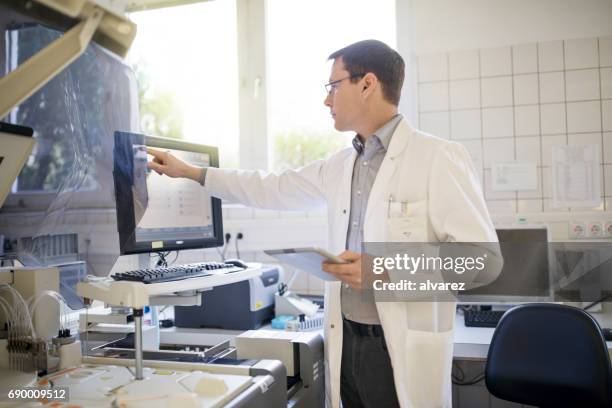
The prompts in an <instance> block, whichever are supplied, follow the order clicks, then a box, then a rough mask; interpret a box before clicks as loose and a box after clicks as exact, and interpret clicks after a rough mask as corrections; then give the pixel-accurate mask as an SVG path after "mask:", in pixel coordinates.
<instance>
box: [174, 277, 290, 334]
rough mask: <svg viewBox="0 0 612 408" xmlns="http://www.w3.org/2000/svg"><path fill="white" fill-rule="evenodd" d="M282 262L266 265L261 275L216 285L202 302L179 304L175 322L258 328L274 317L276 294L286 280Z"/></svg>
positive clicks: (227, 327)
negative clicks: (189, 304) (280, 284)
mask: <svg viewBox="0 0 612 408" xmlns="http://www.w3.org/2000/svg"><path fill="white" fill-rule="evenodd" d="M282 278H283V274H282V270H281V269H280V267H278V266H272V265H263V266H262V272H261V276H257V277H254V278H251V279H249V280H244V281H240V282H236V283H230V284H227V285H222V286H215V287H214V288H212V289H211V290H208V291H206V292H204V293H203V294H202V304H201V306H175V307H174V325H175V326H176V327H188V328H203V327H207V328H216V329H225V330H253V329H258V328H260V327H261V326H262V325H264V324H266V323H267V322H268V321H270V320H271V319H272V318H273V317H274V294H275V293H276V291H277V286H278V283H279V282H281V281H282Z"/></svg>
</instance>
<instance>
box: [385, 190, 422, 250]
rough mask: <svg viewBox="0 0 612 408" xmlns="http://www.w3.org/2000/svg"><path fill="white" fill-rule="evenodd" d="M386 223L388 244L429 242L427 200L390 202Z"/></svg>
mask: <svg viewBox="0 0 612 408" xmlns="http://www.w3.org/2000/svg"><path fill="white" fill-rule="evenodd" d="M386 222H387V225H386V226H387V239H386V240H387V242H408V241H412V242H427V241H428V239H427V237H428V231H427V228H428V224H427V200H421V201H415V202H399V201H392V200H389V202H388V211H387V220H386Z"/></svg>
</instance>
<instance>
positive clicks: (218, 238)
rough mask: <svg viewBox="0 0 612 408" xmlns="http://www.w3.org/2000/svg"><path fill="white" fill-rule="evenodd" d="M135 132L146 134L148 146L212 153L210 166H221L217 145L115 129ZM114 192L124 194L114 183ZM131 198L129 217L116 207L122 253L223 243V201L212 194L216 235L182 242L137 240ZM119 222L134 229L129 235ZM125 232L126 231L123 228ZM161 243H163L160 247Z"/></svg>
mask: <svg viewBox="0 0 612 408" xmlns="http://www.w3.org/2000/svg"><path fill="white" fill-rule="evenodd" d="M117 133H119V134H123V135H130V137H131V136H132V135H134V136H139V137H140V136H142V137H144V142H145V145H146V146H147V147H153V148H157V149H171V150H181V151H186V152H194V153H205V154H208V155H209V156H210V167H219V149H218V148H217V147H215V146H207V145H202V144H198V143H193V142H187V141H184V140H180V139H168V138H164V137H159V136H149V135H141V134H137V133H132V132H115V134H117ZM115 194H116V195H118V194H121V191H119V190H118V188H117V185H115ZM128 196H129V197H130V199H129V200H128V201H129V207H131V208H128V210H129V213H130V214H131V217H128V220H123V219H122V216H121V215H120V213H121V212H120V210H119V206H116V213H117V231H118V232H119V240H120V241H119V251H120V253H121V255H133V254H143V253H158V252H168V251H181V250H188V249H203V248H214V247H220V246H223V216H222V210H221V200H220V199H219V198H216V197H211V208H212V220H213V230H214V237H213V238H198V239H185V240H181V241H182V242H181V243H177V242H176V240H160V241H136V234H135V233H134V232H135V229H136V225H135V224H136V222H135V219H134V201H133V199H132V195H131V194H130V195H128ZM120 225H125V228H126V229H129V230H130V231H132V233H131V234H129V236H127V235H125V233H122V230H121V228H119V226H120ZM124 231H125V230H124ZM153 242H155V243H156V247H153ZM160 243H161V246H159V245H160Z"/></svg>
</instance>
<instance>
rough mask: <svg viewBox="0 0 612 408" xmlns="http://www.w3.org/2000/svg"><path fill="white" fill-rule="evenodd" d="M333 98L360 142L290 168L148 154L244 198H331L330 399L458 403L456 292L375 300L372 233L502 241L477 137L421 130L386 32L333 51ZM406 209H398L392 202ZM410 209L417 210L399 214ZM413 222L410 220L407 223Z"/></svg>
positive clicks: (156, 165)
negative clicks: (464, 142) (409, 117)
mask: <svg viewBox="0 0 612 408" xmlns="http://www.w3.org/2000/svg"><path fill="white" fill-rule="evenodd" d="M330 59H331V60H333V65H332V69H331V75H330V78H329V83H328V84H327V85H326V88H327V91H328V93H327V97H326V98H325V101H324V103H325V105H326V106H327V107H329V109H330V113H331V116H332V118H333V120H334V125H335V128H336V129H338V130H340V131H354V132H356V135H355V138H354V139H353V146H352V147H350V148H347V149H344V150H342V151H340V152H338V153H336V154H335V155H333V156H331V157H330V158H329V159H327V160H319V161H316V162H314V163H311V164H309V165H307V166H305V167H303V168H300V169H297V170H288V171H285V172H283V173H281V174H273V173H264V172H258V171H246V170H229V169H216V168H209V169H200V168H196V167H192V166H189V165H187V164H185V163H183V162H181V161H180V160H178V159H177V158H175V157H173V156H172V155H170V154H169V153H167V152H161V151H156V150H153V149H150V150H149V153H150V154H152V155H153V156H154V157H155V158H154V161H153V162H151V163H149V166H150V167H151V168H152V169H153V170H156V171H158V172H160V173H163V174H166V175H168V176H170V177H187V178H191V179H193V180H195V181H199V182H200V183H201V184H203V185H204V188H206V189H207V190H209V191H210V192H211V193H212V194H213V195H215V196H217V197H220V198H223V199H229V200H232V201H238V202H241V203H244V204H245V205H248V206H252V207H257V208H267V209H277V210H292V209H309V208H312V207H317V206H320V205H322V204H323V205H324V204H326V205H327V212H328V222H329V246H330V248H329V249H330V250H331V251H332V252H334V253H338V254H340V255H339V256H340V257H342V258H344V259H345V260H346V261H348V263H347V264H343V265H331V264H324V266H323V269H324V270H326V271H327V272H329V273H332V274H333V275H335V276H336V277H338V278H339V280H340V281H339V282H326V287H325V315H326V322H325V356H326V366H325V368H326V371H325V373H326V403H327V406H329V407H339V406H340V402H341V401H342V404H343V406H344V407H347V408H352V407H361V406H363V407H374V406H376V407H394V406H398V405H399V406H401V407H450V406H451V382H450V379H451V362H452V353H453V351H452V350H453V331H452V329H453V322H454V316H455V304H454V303H452V302H444V303H436V302H426V301H419V302H399V301H396V302H375V301H374V299H373V297H372V296H370V295H368V294H367V292H363V291H362V289H363V288H362V286H363V285H364V284H365V283H364V282H363V281H362V271H361V253H360V252H361V244H362V242H385V241H397V240H398V237H404V238H403V239H402V240H404V241H414V242H454V241H459V242H496V241H497V238H496V235H495V230H494V227H493V225H492V223H491V220H490V218H489V214H488V212H487V209H486V206H485V202H484V198H483V195H482V192H481V189H480V187H479V182H478V179H477V177H476V175H475V172H474V169H473V166H472V163H471V159H470V156H469V154H468V153H467V151H466V149H465V148H464V147H463V146H461V145H459V144H457V143H454V142H449V141H446V140H443V139H439V138H436V137H434V136H431V135H427V134H424V133H421V132H419V131H417V130H415V129H413V128H411V127H410V125H409V124H408V123H407V121H406V120H405V119H404V118H403V117H402V116H401V115H400V114H399V113H398V105H399V99H400V92H401V88H402V83H403V80H404V61H403V59H402V57H401V56H400V55H399V54H398V53H397V52H396V51H394V50H393V49H391V48H389V47H388V46H387V45H385V44H384V43H382V42H380V41H375V40H367V41H361V42H358V43H355V44H352V45H349V46H348V47H345V48H343V49H341V50H338V51H336V52H335V53H333V54H331V55H330ZM392 201H393V202H397V203H403V204H406V205H407V206H406V207H407V208H410V211H409V212H406V213H403V214H401V217H403V218H405V219H404V220H398V219H390V218H389V205H390V203H391V202H392ZM398 221H407V222H398ZM402 228H404V229H410V230H409V231H402Z"/></svg>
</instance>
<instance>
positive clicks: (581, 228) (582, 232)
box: [569, 221, 586, 239]
mask: <svg viewBox="0 0 612 408" xmlns="http://www.w3.org/2000/svg"><path fill="white" fill-rule="evenodd" d="M585 236H586V225H585V223H584V222H579V221H572V222H570V226H569V237H570V238H573V239H581V238H584V237H585Z"/></svg>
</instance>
